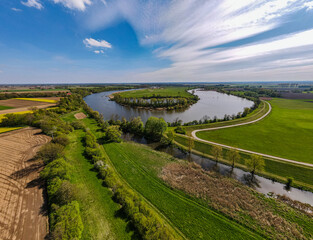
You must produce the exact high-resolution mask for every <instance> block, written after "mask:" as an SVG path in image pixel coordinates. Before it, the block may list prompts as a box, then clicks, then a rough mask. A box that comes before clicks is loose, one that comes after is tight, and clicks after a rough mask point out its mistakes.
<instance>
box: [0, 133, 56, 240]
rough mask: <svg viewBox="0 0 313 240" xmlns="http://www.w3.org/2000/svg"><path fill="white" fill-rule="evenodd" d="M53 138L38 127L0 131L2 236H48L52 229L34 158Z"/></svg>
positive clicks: (0, 222)
mask: <svg viewBox="0 0 313 240" xmlns="http://www.w3.org/2000/svg"><path fill="white" fill-rule="evenodd" d="M49 141H50V138H49V137H47V136H45V135H43V134H40V130H38V129H32V128H27V129H22V130H18V131H13V132H9V133H4V134H1V135H0V155H1V158H0V175H1V178H0V239H3V240H11V239H29V237H30V236H31V239H44V238H45V237H46V234H47V233H48V218H47V216H46V213H45V211H46V210H45V206H44V199H43V190H42V186H41V184H42V183H41V181H39V178H38V177H39V171H40V170H41V169H42V167H43V164H42V162H41V161H39V160H33V159H32V158H33V157H34V156H35V153H36V152H37V150H38V149H39V148H40V147H41V146H42V145H43V144H45V143H47V142H49Z"/></svg>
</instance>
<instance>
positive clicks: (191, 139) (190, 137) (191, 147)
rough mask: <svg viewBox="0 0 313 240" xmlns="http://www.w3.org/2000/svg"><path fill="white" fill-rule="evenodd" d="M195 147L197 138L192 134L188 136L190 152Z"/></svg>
mask: <svg viewBox="0 0 313 240" xmlns="http://www.w3.org/2000/svg"><path fill="white" fill-rule="evenodd" d="M194 147H195V140H194V138H193V137H192V136H189V137H188V152H189V153H191V151H192V149H193V148H194Z"/></svg>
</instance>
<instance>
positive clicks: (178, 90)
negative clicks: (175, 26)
mask: <svg viewBox="0 0 313 240" xmlns="http://www.w3.org/2000/svg"><path fill="white" fill-rule="evenodd" d="M188 89H189V88H188V87H166V88H157V89H151V88H148V89H140V90H134V91H126V92H121V93H119V95H120V96H121V97H124V98H143V97H147V98H151V97H153V95H155V96H157V95H159V96H161V97H184V98H191V97H193V95H192V94H190V93H188V92H187V90H188Z"/></svg>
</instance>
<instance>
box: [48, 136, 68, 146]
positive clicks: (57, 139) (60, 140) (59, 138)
mask: <svg viewBox="0 0 313 240" xmlns="http://www.w3.org/2000/svg"><path fill="white" fill-rule="evenodd" d="M52 142H53V143H57V144H60V145H62V146H66V145H69V144H70V140H69V139H68V137H67V136H66V135H60V136H57V137H55V138H54V139H53V141H52Z"/></svg>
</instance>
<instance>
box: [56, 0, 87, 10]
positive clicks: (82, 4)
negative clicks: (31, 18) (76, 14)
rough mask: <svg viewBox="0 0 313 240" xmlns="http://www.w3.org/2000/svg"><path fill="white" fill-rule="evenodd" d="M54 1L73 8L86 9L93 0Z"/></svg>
mask: <svg viewBox="0 0 313 240" xmlns="http://www.w3.org/2000/svg"><path fill="white" fill-rule="evenodd" d="M53 1H54V3H60V4H63V5H64V6H65V7H67V8H70V9H72V10H79V11H85V9H86V6H88V5H91V3H92V2H91V0H53Z"/></svg>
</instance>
